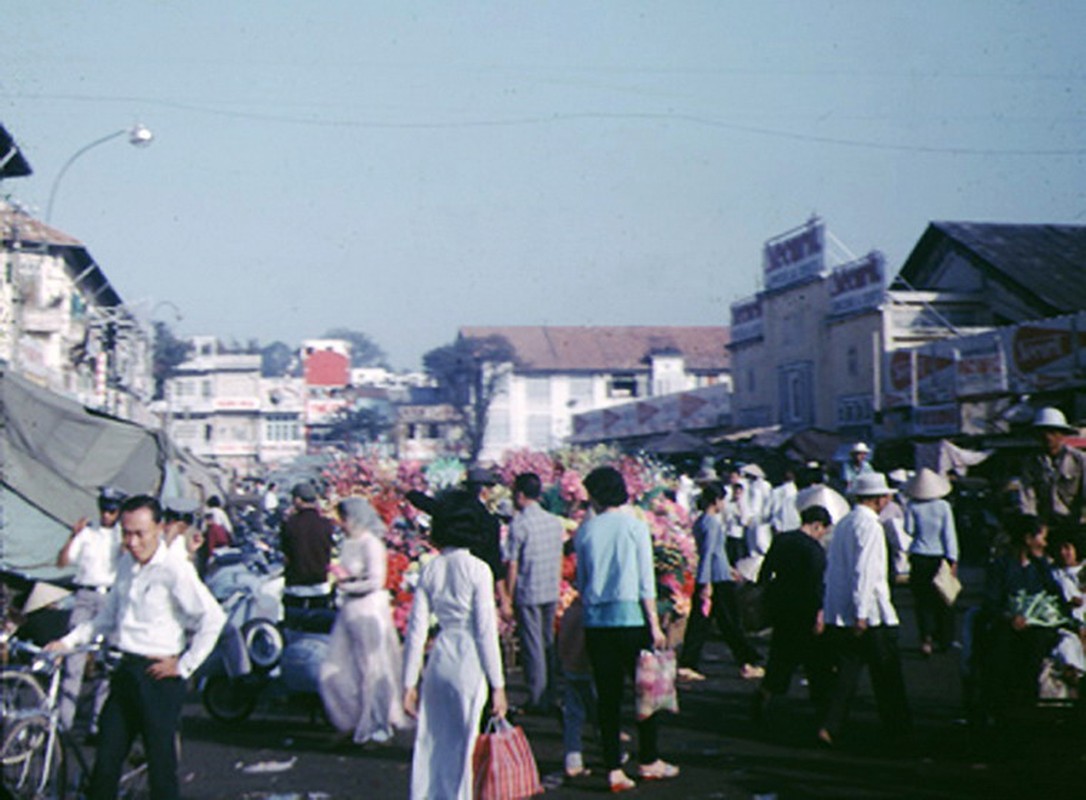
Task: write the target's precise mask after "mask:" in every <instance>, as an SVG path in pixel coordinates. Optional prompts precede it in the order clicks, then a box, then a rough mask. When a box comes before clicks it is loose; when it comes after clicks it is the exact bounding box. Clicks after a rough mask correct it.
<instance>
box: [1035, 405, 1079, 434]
mask: <svg viewBox="0 0 1086 800" xmlns="http://www.w3.org/2000/svg"><path fill="white" fill-rule="evenodd" d="M1033 427H1034V428H1051V429H1053V430H1057V431H1063V432H1064V433H1078V428H1073V427H1071V426H1070V425H1068V424H1067V417H1065V416H1064V415H1063V412H1062V411H1060V410H1059V409H1058V408H1052V407H1051V406H1048V407H1046V408H1042V409H1039V410H1038V411H1037V415H1036V416H1035V417H1034V418H1033Z"/></svg>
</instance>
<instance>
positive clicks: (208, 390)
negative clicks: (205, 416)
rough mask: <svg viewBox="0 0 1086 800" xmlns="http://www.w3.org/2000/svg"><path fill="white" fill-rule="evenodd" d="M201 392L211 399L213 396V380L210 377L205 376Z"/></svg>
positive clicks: (205, 397) (201, 384)
mask: <svg viewBox="0 0 1086 800" xmlns="http://www.w3.org/2000/svg"><path fill="white" fill-rule="evenodd" d="M200 394H201V396H202V397H204V399H209V398H210V397H211V381H210V380H209V379H207V378H205V379H204V380H203V381H201V383H200Z"/></svg>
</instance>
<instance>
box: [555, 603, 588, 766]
mask: <svg viewBox="0 0 1086 800" xmlns="http://www.w3.org/2000/svg"><path fill="white" fill-rule="evenodd" d="M558 660H559V661H560V662H561V665H562V676H563V677H564V678H565V696H564V701H565V702H564V705H563V710H562V745H563V748H564V750H565V755H566V777H567V778H580V777H583V776H585V775H587V774H588V770H587V769H585V766H584V757H583V755H582V754H581V729H582V728H583V727H584V723H585V721H586V720H587V719H588V717H589V715H592V716H595V710H596V687H595V685H594V684H593V683H592V666H591V665H590V664H589V662H588V652H587V651H586V650H585V644H584V608H583V606H582V605H581V598H580V597H577V598H576V599H574V601H573V602H572V603H571V604H570V606H569V608H567V609H566V610H565V613H564V614H562V620H561V623H560V624H559V626H558Z"/></svg>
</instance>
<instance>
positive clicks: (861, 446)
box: [849, 442, 871, 453]
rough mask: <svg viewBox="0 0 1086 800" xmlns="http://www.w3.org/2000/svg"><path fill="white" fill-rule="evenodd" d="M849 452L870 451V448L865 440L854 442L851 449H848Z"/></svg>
mask: <svg viewBox="0 0 1086 800" xmlns="http://www.w3.org/2000/svg"><path fill="white" fill-rule="evenodd" d="M849 452H850V453H870V452H871V448H870V447H868V446H867V444H866V443H865V442H856V444H854V445H852V449H851V450H849Z"/></svg>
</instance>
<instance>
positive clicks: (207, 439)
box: [204, 425, 215, 442]
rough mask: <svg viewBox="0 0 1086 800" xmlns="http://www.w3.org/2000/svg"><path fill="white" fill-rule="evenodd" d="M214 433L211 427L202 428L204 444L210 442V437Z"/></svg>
mask: <svg viewBox="0 0 1086 800" xmlns="http://www.w3.org/2000/svg"><path fill="white" fill-rule="evenodd" d="M214 433H215V428H213V427H212V426H211V425H205V426H204V441H205V442H210V441H211V437H212V435H213V434H214Z"/></svg>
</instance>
